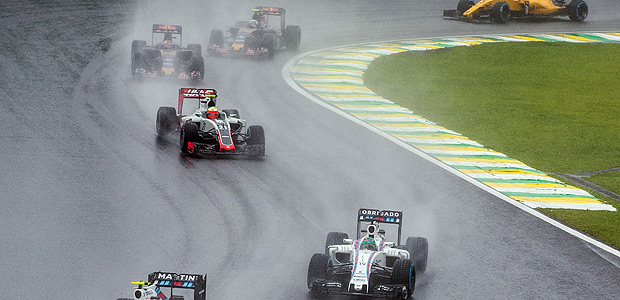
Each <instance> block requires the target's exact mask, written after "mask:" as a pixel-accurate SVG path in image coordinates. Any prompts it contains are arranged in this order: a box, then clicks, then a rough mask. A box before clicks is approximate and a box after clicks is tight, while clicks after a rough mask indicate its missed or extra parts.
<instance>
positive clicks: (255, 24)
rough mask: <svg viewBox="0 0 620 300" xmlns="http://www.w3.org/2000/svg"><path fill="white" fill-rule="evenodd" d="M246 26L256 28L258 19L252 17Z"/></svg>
mask: <svg viewBox="0 0 620 300" xmlns="http://www.w3.org/2000/svg"><path fill="white" fill-rule="evenodd" d="M248 26H249V27H250V28H258V21H256V20H254V19H252V20H250V24H249V25H248Z"/></svg>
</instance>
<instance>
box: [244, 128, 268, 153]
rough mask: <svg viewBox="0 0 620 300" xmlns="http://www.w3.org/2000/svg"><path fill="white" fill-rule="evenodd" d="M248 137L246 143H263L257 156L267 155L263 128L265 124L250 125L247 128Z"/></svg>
mask: <svg viewBox="0 0 620 300" xmlns="http://www.w3.org/2000/svg"><path fill="white" fill-rule="evenodd" d="M247 134H248V139H247V140H246V143H247V144H248V145H262V146H263V147H262V148H261V150H260V151H259V152H258V153H256V154H255V155H256V156H264V155H265V130H263V126H260V125H252V126H250V127H248V130H247Z"/></svg>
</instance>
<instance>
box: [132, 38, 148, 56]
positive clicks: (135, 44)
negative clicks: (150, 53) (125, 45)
mask: <svg viewBox="0 0 620 300" xmlns="http://www.w3.org/2000/svg"><path fill="white" fill-rule="evenodd" d="M144 47H146V41H140V40H134V41H132V42H131V56H132V57H133V55H134V54H136V53H138V52H140V50H142V48H144Z"/></svg>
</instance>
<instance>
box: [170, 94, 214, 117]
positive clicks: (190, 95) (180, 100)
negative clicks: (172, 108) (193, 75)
mask: <svg viewBox="0 0 620 300" xmlns="http://www.w3.org/2000/svg"><path fill="white" fill-rule="evenodd" d="M185 98H192V99H199V100H200V99H205V98H210V102H209V103H208V104H207V106H215V102H216V101H217V91H216V90H214V89H196V88H180V89H179V102H178V106H179V107H178V110H177V111H178V112H179V115H181V114H182V110H183V100H184V99H185Z"/></svg>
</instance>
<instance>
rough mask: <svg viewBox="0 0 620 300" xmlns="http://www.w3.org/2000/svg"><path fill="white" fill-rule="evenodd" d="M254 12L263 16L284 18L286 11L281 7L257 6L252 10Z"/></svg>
mask: <svg viewBox="0 0 620 300" xmlns="http://www.w3.org/2000/svg"><path fill="white" fill-rule="evenodd" d="M252 11H254V12H259V13H262V14H263V15H271V16H284V14H285V13H286V10H285V9H284V8H281V7H266V6H257V7H256V8H254V9H252Z"/></svg>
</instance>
